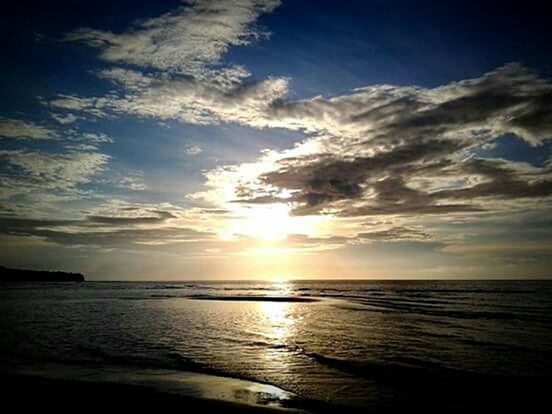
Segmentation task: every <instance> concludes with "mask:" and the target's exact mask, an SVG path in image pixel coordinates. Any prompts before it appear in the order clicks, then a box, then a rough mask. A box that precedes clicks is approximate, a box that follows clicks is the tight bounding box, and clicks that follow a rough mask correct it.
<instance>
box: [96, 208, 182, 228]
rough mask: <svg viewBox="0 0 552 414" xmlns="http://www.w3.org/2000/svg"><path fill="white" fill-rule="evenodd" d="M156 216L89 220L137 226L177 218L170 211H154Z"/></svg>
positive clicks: (109, 217) (97, 217)
mask: <svg viewBox="0 0 552 414" xmlns="http://www.w3.org/2000/svg"><path fill="white" fill-rule="evenodd" d="M152 213H155V215H154V216H146V217H112V216H88V217H87V220H88V221H89V222H91V223H99V224H111V225H135V224H156V223H163V222H164V221H166V220H168V219H171V218H176V216H175V215H174V214H172V213H170V212H168V211H160V210H154V211H152Z"/></svg>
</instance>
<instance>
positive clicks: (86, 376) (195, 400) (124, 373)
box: [0, 363, 306, 413]
mask: <svg viewBox="0 0 552 414" xmlns="http://www.w3.org/2000/svg"><path fill="white" fill-rule="evenodd" d="M0 384H1V386H2V395H3V400H4V405H5V406H8V407H14V408H16V409H17V410H23V411H26V410H31V409H40V410H44V409H48V410H49V409H55V410H56V411H57V412H70V411H71V412H74V411H75V410H77V411H80V410H81V409H86V410H87V411H88V410H90V409H98V410H103V409H106V408H108V409H112V408H121V409H140V410H143V409H156V410H158V409H159V408H162V407H169V406H170V407H173V406H174V407H179V408H180V409H183V410H184V411H189V412H200V411H203V410H206V412H225V413H305V412H306V411H305V410H303V409H300V408H298V405H301V404H302V402H301V400H300V399H299V398H298V397H297V396H295V395H294V394H291V393H288V392H286V391H284V390H282V389H280V388H277V387H274V386H271V385H267V384H262V383H257V382H251V381H245V380H240V379H234V378H226V377H218V376H214V375H207V374H201V373H194V372H179V371H172V370H159V369H134V368H132V369H129V368H120V367H85V366H74V365H63V364H57V363H38V364H35V363H32V364H28V363H27V364H24V363H14V364H10V365H7V366H6V365H4V366H1V367H0ZM6 404H7V405H6Z"/></svg>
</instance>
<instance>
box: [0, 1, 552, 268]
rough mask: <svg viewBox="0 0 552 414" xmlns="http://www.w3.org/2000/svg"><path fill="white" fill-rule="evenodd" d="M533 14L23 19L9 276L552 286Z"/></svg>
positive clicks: (413, 8) (361, 7) (232, 10)
mask: <svg viewBox="0 0 552 414" xmlns="http://www.w3.org/2000/svg"><path fill="white" fill-rule="evenodd" d="M549 11H550V10H548V8H547V6H544V5H542V4H539V2H535V3H534V4H532V2H529V3H527V2H524V3H523V5H521V4H513V3H509V4H504V3H503V2H494V1H490V2H485V3H484V4H479V2H447V3H442V2H418V1H416V2H415V1H394V2H388V1H362V2H361V1H358V2H355V1H353V2H346V3H345V4H341V3H336V2H329V1H327V2H326V1H320V2H316V3H313V2H302V1H289V2H287V1H285V0H284V1H282V2H280V1H278V0H266V1H265V0H236V1H219V2H216V1H202V0H198V1H189V2H186V1H182V2H181V1H166V2H136V1H109V2H107V1H98V2H94V3H82V4H81V3H80V2H79V3H77V2H74V1H60V2H56V3H55V5H53V4H47V3H45V2H17V3H12V4H8V5H7V6H6V7H5V13H3V15H2V17H1V18H0V19H1V23H2V24H1V29H0V30H1V31H2V33H1V34H2V36H1V37H2V39H3V40H2V46H1V47H2V52H3V61H4V62H6V64H3V65H2V66H1V67H0V85H1V87H2V90H3V92H4V99H3V100H2V101H1V102H0V178H1V183H0V184H1V188H0V190H1V191H0V221H1V223H2V224H1V228H0V229H1V233H0V243H2V245H3V249H2V253H0V261H2V263H4V264H5V265H11V266H19V267H33V268H56V269H58V268H59V269H68V270H75V271H83V272H86V273H87V274H88V275H89V276H90V277H91V278H96V279H109V278H116V279H118V278H123V279H133V278H137V279H201V278H204V279H212V278H261V279H262V278H302V277H322V278H326V277H332V278H346V277H367V278H370V277H380V278H393V277H398V278H403V277H407V278H410V277H412V278H434V277H435V278H464V277H470V278H473V277H492V278H499V277H505V278H533V277H539V278H540V277H548V276H549V274H548V270H547V269H548V268H549V265H550V264H551V263H550V259H549V258H548V257H549V256H550V253H551V251H550V250H551V249H552V233H551V232H550V229H551V224H552V223H551V220H550V201H551V200H550V197H551V195H552V163H551V160H552V149H551V144H550V139H551V138H552V115H551V109H552V83H551V82H550V77H551V75H552V57H551V56H552V53H551V52H552V51H551V50H550V49H551V46H550V42H549V41H548V39H550V38H551V36H550V34H551V33H550V32H551V30H552V29H550V27H549V24H548V22H547V16H549Z"/></svg>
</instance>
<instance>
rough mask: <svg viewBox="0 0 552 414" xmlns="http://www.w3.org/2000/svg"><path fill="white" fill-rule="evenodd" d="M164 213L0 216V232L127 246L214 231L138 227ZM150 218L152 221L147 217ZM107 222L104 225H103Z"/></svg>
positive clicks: (63, 241) (206, 236) (156, 221)
mask: <svg viewBox="0 0 552 414" xmlns="http://www.w3.org/2000/svg"><path fill="white" fill-rule="evenodd" d="M169 216H170V217H173V216H172V214H170V213H168V212H164V217H165V218H163V217H141V218H126V219H125V218H119V217H107V216H105V217H101V216H92V217H88V218H87V219H85V220H46V219H27V218H14V217H3V218H0V233H2V234H6V235H11V236H23V237H37V238H41V239H44V240H47V241H49V242H53V243H56V244H61V245H68V246H79V245H88V246H101V247H125V246H126V247H129V246H131V245H133V244H170V243H179V242H190V241H197V240H203V241H205V240H209V239H212V238H213V237H214V234H212V233H209V232H202V231H197V230H194V229H191V228H183V227H176V226H171V227H149V228H144V227H138V225H145V224H150V225H152V224H159V223H161V222H163V221H165V220H166V218H168V217H169ZM151 219H154V221H151ZM106 225H107V227H105V226H106Z"/></svg>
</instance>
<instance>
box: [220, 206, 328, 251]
mask: <svg viewBox="0 0 552 414" xmlns="http://www.w3.org/2000/svg"><path fill="white" fill-rule="evenodd" d="M234 212H235V213H236V214H237V215H238V217H239V218H237V219H235V220H233V221H232V222H231V223H230V224H229V225H228V226H227V227H226V228H225V231H224V232H223V233H222V234H223V238H225V239H231V238H233V237H236V236H239V235H242V236H248V237H252V238H254V239H257V240H260V241H265V242H279V241H282V240H285V239H287V238H288V236H289V235H292V234H303V235H314V234H317V233H318V231H317V230H318V227H319V224H320V222H321V221H322V218H321V217H320V216H317V217H300V216H293V215H292V214H290V206H289V205H288V204H284V203H273V204H266V205H254V206H245V207H242V206H240V207H238V208H234Z"/></svg>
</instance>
